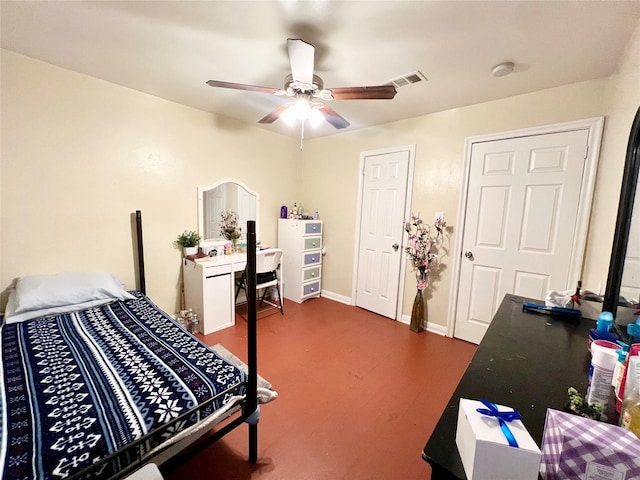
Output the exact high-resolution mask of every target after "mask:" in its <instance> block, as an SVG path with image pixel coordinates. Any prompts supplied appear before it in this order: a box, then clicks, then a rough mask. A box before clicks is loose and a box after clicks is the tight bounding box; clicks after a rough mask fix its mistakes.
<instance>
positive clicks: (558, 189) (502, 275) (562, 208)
mask: <svg viewBox="0 0 640 480" xmlns="http://www.w3.org/2000/svg"><path fill="white" fill-rule="evenodd" d="M587 142H588V130H586V129H585V130H576V131H570V132H562V133H552V134H546V135H533V136H529V137H522V138H514V139H507V140H496V141H492V142H484V143H475V144H473V147H472V151H471V164H470V173H469V186H468V190H467V211H466V217H465V219H464V234H463V246H462V248H463V250H462V251H463V253H464V256H465V258H463V259H462V263H461V268H460V277H459V284H458V304H457V309H456V320H455V322H456V323H455V333H454V335H455V336H456V337H458V338H461V339H463V340H467V341H471V342H474V343H479V342H480V340H481V339H482V337H483V335H484V333H485V331H486V329H487V327H488V326H489V324H490V322H491V319H492V318H493V315H494V314H495V312H496V310H497V308H498V306H499V304H500V302H501V301H502V299H503V298H504V296H505V295H506V294H507V293H511V294H515V295H521V296H525V297H532V298H537V299H543V298H544V297H545V295H546V293H547V291H549V290H565V289H567V288H569V285H568V275H569V269H570V262H571V256H572V251H573V245H574V232H575V228H576V218H577V212H578V206H579V201H580V188H581V185H582V177H583V169H584V165H585V159H586V154H587Z"/></svg>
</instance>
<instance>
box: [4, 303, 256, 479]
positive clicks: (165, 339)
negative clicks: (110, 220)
mask: <svg viewBox="0 0 640 480" xmlns="http://www.w3.org/2000/svg"><path fill="white" fill-rule="evenodd" d="M135 297H136V298H135V299H133V300H124V301H116V302H113V303H110V304H107V305H103V306H100V307H95V308H90V309H88V310H83V311H80V312H73V313H68V314H59V315H56V316H52V317H46V318H39V319H34V320H31V321H27V322H24V323H18V324H10V325H4V326H2V328H1V329H0V350H1V351H2V359H1V360H0V377H1V380H2V383H3V388H2V389H1V390H0V432H1V433H0V478H7V479H9V478H11V479H28V478H38V479H49V478H65V477H66V476H68V475H70V474H73V473H75V472H78V471H80V470H82V469H83V468H85V467H87V466H89V465H91V464H92V463H94V462H95V461H97V460H98V459H100V458H102V457H104V456H106V455H107V454H109V453H112V452H114V451H117V450H118V449H120V448H121V447H123V446H124V445H126V444H128V443H130V442H131V441H132V440H134V439H137V438H140V437H141V436H143V435H144V434H146V433H147V432H149V431H150V430H152V429H153V428H154V427H156V426H158V425H160V424H164V423H167V422H169V421H171V420H172V419H174V418H176V417H178V416H179V415H181V414H183V413H185V412H187V411H189V410H190V409H192V408H193V407H195V406H196V405H198V404H201V403H202V402H204V401H206V400H207V399H210V398H211V397H213V396H215V395H216V394H218V393H220V392H222V391H224V390H226V389H228V388H230V387H233V386H234V385H239V384H240V383H241V382H242V381H244V380H245V379H246V375H245V374H244V373H243V372H242V371H241V370H240V369H238V368H237V367H236V366H234V365H232V364H231V363H229V362H227V361H225V360H223V359H222V358H221V356H220V355H218V354H217V353H215V352H214V351H213V350H211V349H210V348H208V347H206V346H205V345H204V344H202V343H201V342H199V341H198V340H197V339H196V338H194V337H193V336H191V335H190V334H188V333H187V332H186V331H185V330H184V329H183V328H182V327H181V326H180V325H178V324H177V323H176V322H175V321H173V320H172V319H171V318H169V317H168V316H167V315H166V314H165V313H164V312H162V311H161V310H160V309H158V308H157V307H156V306H155V305H154V304H153V303H152V302H151V301H150V300H149V299H148V298H147V297H146V296H144V295H143V294H141V293H139V292H135ZM244 393H245V388H244V387H237V388H233V389H232V390H231V391H230V392H228V393H226V394H225V395H223V396H222V397H221V398H219V399H218V400H217V401H216V402H215V405H213V406H211V407H209V408H208V410H206V411H205V412H203V415H207V414H210V413H211V412H213V411H214V410H215V409H219V408H221V407H223V405H225V403H227V402H229V400H231V399H237V398H238V396H242V395H244ZM199 416H200V415H198V414H193V415H191V417H190V418H189V419H188V420H185V421H184V423H183V424H181V425H177V426H176V427H175V429H176V430H178V429H181V428H182V427H185V426H187V425H188V424H192V423H195V422H196V421H197V420H198V417H199Z"/></svg>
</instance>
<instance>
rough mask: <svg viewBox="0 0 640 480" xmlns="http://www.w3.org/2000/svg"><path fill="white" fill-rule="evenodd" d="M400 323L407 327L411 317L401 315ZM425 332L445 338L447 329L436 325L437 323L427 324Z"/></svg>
mask: <svg viewBox="0 0 640 480" xmlns="http://www.w3.org/2000/svg"><path fill="white" fill-rule="evenodd" d="M401 322H402V323H404V324H406V325H409V324H410V323H411V317H410V316H409V315H402V320H401ZM426 330H427V332H431V333H435V334H437V335H442V336H443V337H446V336H447V327H445V326H444V325H438V324H437V323H429V322H427V328H426Z"/></svg>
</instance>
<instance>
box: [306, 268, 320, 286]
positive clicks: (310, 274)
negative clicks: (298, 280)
mask: <svg viewBox="0 0 640 480" xmlns="http://www.w3.org/2000/svg"><path fill="white" fill-rule="evenodd" d="M314 278H320V267H314V268H307V269H306V270H303V271H302V281H303V282H307V281H309V280H313V279H314Z"/></svg>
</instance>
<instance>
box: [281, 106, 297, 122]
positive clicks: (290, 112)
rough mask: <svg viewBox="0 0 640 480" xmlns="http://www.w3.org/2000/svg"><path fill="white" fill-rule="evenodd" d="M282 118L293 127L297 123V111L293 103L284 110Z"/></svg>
mask: <svg viewBox="0 0 640 480" xmlns="http://www.w3.org/2000/svg"><path fill="white" fill-rule="evenodd" d="M280 118H281V119H282V121H283V122H284V123H286V124H287V125H289V126H290V127H293V125H294V124H295V123H296V112H295V110H294V108H293V103H292V104H290V105H289V107H287V108H286V109H285V111H284V112H282V114H281V115H280Z"/></svg>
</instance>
